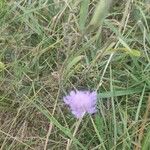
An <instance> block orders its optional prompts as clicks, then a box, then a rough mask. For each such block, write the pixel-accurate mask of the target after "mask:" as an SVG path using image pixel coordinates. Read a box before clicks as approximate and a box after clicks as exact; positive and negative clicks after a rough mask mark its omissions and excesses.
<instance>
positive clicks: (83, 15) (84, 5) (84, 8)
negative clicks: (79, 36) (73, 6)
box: [79, 0, 90, 31]
mask: <svg viewBox="0 0 150 150" xmlns="http://www.w3.org/2000/svg"><path fill="white" fill-rule="evenodd" d="M89 3H90V0H82V1H81V8H80V18H79V27H80V30H81V31H83V30H84V29H85V24H86V19H87V16H88V8H89Z"/></svg>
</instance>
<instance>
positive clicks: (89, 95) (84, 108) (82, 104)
mask: <svg viewBox="0 0 150 150" xmlns="http://www.w3.org/2000/svg"><path fill="white" fill-rule="evenodd" d="M96 100H97V93H96V92H90V91H71V92H70V94H69V95H67V96H65V97H64V102H65V103H66V104H67V105H68V106H69V107H70V109H71V112H72V113H73V114H74V115H75V117H76V118H81V117H83V116H84V114H85V113H89V114H93V113H95V112H96Z"/></svg>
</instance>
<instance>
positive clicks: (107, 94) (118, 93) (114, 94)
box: [99, 89, 142, 98]
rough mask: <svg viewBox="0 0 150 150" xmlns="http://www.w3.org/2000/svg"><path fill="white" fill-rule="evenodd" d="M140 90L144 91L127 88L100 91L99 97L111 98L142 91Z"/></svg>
mask: <svg viewBox="0 0 150 150" xmlns="http://www.w3.org/2000/svg"><path fill="white" fill-rule="evenodd" d="M140 92H142V89H127V90H122V91H115V90H114V91H109V92H104V93H100V94H99V97H100V98H110V97H117V96H124V95H131V94H135V93H140Z"/></svg>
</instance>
